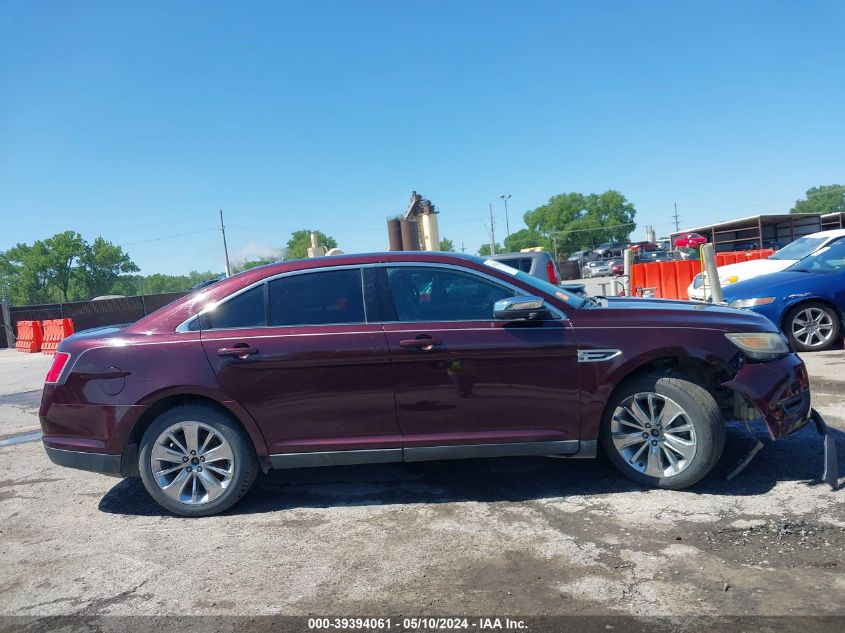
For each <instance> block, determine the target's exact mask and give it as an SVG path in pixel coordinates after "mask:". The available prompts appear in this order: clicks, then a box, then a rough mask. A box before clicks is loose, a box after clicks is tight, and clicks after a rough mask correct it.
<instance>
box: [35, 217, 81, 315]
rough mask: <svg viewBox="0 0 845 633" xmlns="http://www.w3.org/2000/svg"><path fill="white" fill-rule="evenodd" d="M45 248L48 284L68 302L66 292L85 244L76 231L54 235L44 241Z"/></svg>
mask: <svg viewBox="0 0 845 633" xmlns="http://www.w3.org/2000/svg"><path fill="white" fill-rule="evenodd" d="M44 246H45V247H46V248H47V261H46V264H47V275H48V276H49V279H50V283H51V284H52V285H53V286H54V287H55V288H56V289H58V291H59V294H60V295H61V298H62V299H63V300H64V301H68V300H69V299H70V297H69V296H68V290H69V289H70V284H71V281H72V280H73V279H74V276H75V274H76V272H77V262H78V261H79V259H80V258H81V257H82V256H84V255H85V252H86V250H87V246H88V245H87V244H86V243H85V240H83V239H82V236H81V235H80V234H79V233H77V232H76V231H65V232H64V233H56V234H55V235H54V236H53V237H48V238H47V239H46V240H44Z"/></svg>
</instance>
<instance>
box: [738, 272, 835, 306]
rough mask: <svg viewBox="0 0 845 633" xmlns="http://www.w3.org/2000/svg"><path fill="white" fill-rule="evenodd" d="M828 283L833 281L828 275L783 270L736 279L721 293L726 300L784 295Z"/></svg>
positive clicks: (810, 290)
mask: <svg viewBox="0 0 845 633" xmlns="http://www.w3.org/2000/svg"><path fill="white" fill-rule="evenodd" d="M830 283H833V280H832V279H831V278H830V275H825V274H822V273H800V272H795V271H792V270H784V271H783V272H779V273H773V274H771V275H764V276H762V277H755V278H754V279H748V280H747V281H738V282H737V283H735V284H731V285H730V286H726V287H725V289H724V291H723V294H724V296H725V301H728V302H730V301H733V300H734V299H753V298H755V297H784V296H787V295H790V294H793V293H806V292H812V291H814V290H815V289H816V286H818V285H826V284H830Z"/></svg>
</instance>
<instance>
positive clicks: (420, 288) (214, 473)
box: [39, 252, 810, 517]
mask: <svg viewBox="0 0 845 633" xmlns="http://www.w3.org/2000/svg"><path fill="white" fill-rule="evenodd" d="M735 411H736V412H742V415H743V417H744V418H746V419H747V420H748V421H753V420H756V419H762V420H763V421H764V423H765V424H766V426H767V428H768V433H769V435H770V436H771V438H772V439H777V438H779V437H782V436H784V435H787V434H789V433H791V432H793V431H795V430H797V429H799V428H801V427H802V426H804V425H805V424H806V423H807V421H808V420H809V419H810V418H809V412H810V390H809V380H808V378H807V372H806V369H805V367H804V364H803V363H802V361H801V359H800V358H799V357H798V356H797V355H796V354H794V353H793V352H792V351H791V350H789V349H788V348H787V346H786V342H785V341H784V339H783V337H782V336H781V335H780V333H779V332H778V331H777V329H776V328H775V327H774V326H773V325H772V323H771V322H770V321H769V320H768V319H765V318H763V317H761V316H759V315H756V314H753V313H751V312H747V311H742V310H733V309H730V308H723V307H720V306H715V305H693V304H691V303H689V302H684V301H655V300H643V299H637V298H630V297H626V298H602V299H598V298H592V297H591V298H582V297H578V296H576V295H573V294H571V293H568V292H566V291H565V290H563V289H562V288H560V287H559V286H557V285H554V284H550V283H548V282H546V281H544V280H541V279H538V278H537V277H534V276H532V275H530V274H528V273H525V272H521V271H519V270H516V269H514V268H511V267H509V266H507V265H504V264H503V263H502V262H501V261H496V260H481V259H478V258H475V257H467V256H460V255H454V254H445V253H421V252H391V253H379V254H370V255H339V256H334V257H325V258H313V259H307V260H294V261H287V262H281V263H278V264H270V265H267V266H261V267H258V268H253V269H251V270H248V271H245V272H243V273H240V274H238V275H235V276H233V277H230V278H228V279H225V280H223V281H220V282H219V283H217V284H214V285H212V286H209V287H208V288H207V289H204V290H201V291H199V292H196V293H193V294H190V295H187V296H185V297H183V298H181V299H178V300H177V301H175V302H173V303H171V304H169V305H168V306H166V307H164V308H162V309H160V310H158V311H157V312H154V313H153V314H150V315H148V316H146V317H144V318H142V319H140V320H139V321H137V322H136V323H134V324H132V325H130V326H128V327H124V328H104V329H99V330H95V331H91V332H88V333H80V334H76V335H73V336H70V337H68V338H66V339H64V340H63V341H62V342H61V343H60V344H59V349H58V352H57V353H56V355H55V356H54V358H53V364H52V366H51V367H50V370H49V372H48V374H47V377H46V384H45V386H44V392H43V395H42V399H41V407H40V411H39V415H40V420H41V427H42V430H43V433H44V435H43V438H42V441H43V444H44V447H45V450H46V452H47V454H48V456H49V457H50V459H51V460H52V461H53V462H55V463H57V464H59V465H62V466H68V467H72V468H80V469H83V470H92V471H96V472H101V473H107V474H111V475H117V476H123V477H130V476H140V478H141V481H142V482H143V485H144V487H145V488H146V490H147V491H148V493H149V494H150V495H151V497H152V498H153V499H155V501H156V502H158V503H159V504H160V505H161V506H162V507H163V508H165V509H167V510H168V511H170V512H173V513H176V514H180V515H185V516H194V517H196V516H207V515H211V514H216V513H218V512H222V511H223V510H225V509H227V508H229V507H231V506H232V505H233V504H235V503H236V502H237V501H238V500H239V499H241V498H242V497H243V496H244V495H245V494H246V493H247V491H248V490H249V489H250V487H251V486H252V484H253V482H254V480H255V478H256V476H257V474H258V472H259V471H265V472H266V471H268V470H270V469H273V468H277V469H281V468H300V467H306V466H330V465H340V464H344V465H351V464H362V463H374V462H375V463H384V462H402V461H423V460H442V459H458V458H475V457H501V456H513V455H521V456H531V455H533V456H542V455H552V456H557V457H594V456H595V455H596V450H597V444H598V442H601V443H602V446H603V449H604V452H605V454H606V455H607V456H608V458H609V459H610V461H611V462H612V463H613V464H614V465H615V466H616V467H617V468H618V469H619V470H620V471H621V472H622V473H623V474H624V475H626V476H627V477H629V478H631V479H632V480H634V481H636V482H639V483H640V484H644V485H650V486H656V487H660V488H670V489H680V488H686V487H688V486H691V485H693V484H695V483H696V482H698V481H699V480H701V479H702V478H703V477H705V476H706V475H707V474H708V473H709V472H710V471H711V470H712V469H713V467H714V466H715V465H716V463H717V462H718V461H719V458H720V456H721V454H722V449H723V446H724V443H725V420H726V419H735V418H736V416H737V413H734V412H735ZM602 476H603V475H602ZM133 494H134V493H133Z"/></svg>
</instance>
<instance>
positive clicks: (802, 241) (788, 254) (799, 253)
mask: <svg viewBox="0 0 845 633" xmlns="http://www.w3.org/2000/svg"><path fill="white" fill-rule="evenodd" d="M842 237H845V229H835V230H833V231H819V232H818V233H811V234H810V235H806V236H804V237H799V238H798V239H797V240H795V241H794V242H792V243H791V244H788V245H787V246H785V247H783V248H782V249H780V250H779V251H777V252H775V253H774V254H773V255H771V256H769V257H768V258H766V259H752V260H749V261H747V262H740V263H738V264H728V265H727V266H719V268H718V269H717V272H718V274H719V283H720V284H721V285H722V288H723V289H724V288H725V287H727V286H730V285H731V284H735V283H737V282H739V281H747V280H749V279H753V278H755V277H759V276H760V275H768V274H771V273H776V272H779V271H781V270H786V269H787V268H789V267H790V266H792V265H793V264H794V263H795V262H797V261H798V260H800V259H802V258H804V257H806V256H807V255H809V254H811V253H813V252H815V251H817V250H819V249H821V248H824V247H825V246H827V245H828V244H830V243H831V242H832V241H834V240H838V239H840V238H842ZM687 295H688V296H689V298H690V299H693V300H695V301H707V300H708V299H710V286H709V284H708V283H707V275H706V273H699V274H697V275H696V276H695V277H693V279H692V283H690V285H689V287H688V288H687Z"/></svg>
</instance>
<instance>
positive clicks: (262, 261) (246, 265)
mask: <svg viewBox="0 0 845 633" xmlns="http://www.w3.org/2000/svg"><path fill="white" fill-rule="evenodd" d="M309 245H310V242H309ZM277 261H279V260H278V259H277V258H275V257H259V258H258V259H251V260H249V261H247V262H242V263H240V264H235V265H234V266H233V267H232V273H233V274H234V273H242V272H243V271H245V270H249V269H250V268H256V267H258V266H264V265H266V264H273V263H275V262H277Z"/></svg>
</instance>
